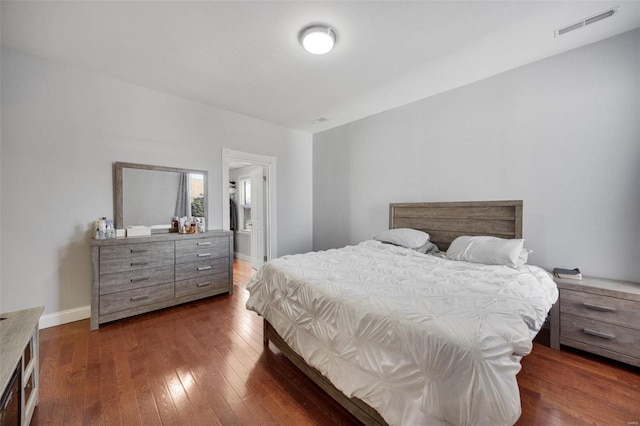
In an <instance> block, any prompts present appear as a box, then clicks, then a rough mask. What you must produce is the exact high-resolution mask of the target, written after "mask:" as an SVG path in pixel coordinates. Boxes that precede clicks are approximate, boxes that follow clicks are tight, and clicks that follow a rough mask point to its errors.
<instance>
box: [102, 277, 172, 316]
mask: <svg viewBox="0 0 640 426" xmlns="http://www.w3.org/2000/svg"><path fill="white" fill-rule="evenodd" d="M173 295H174V283H173V282H171V283H166V284H159V285H153V286H149V287H143V288H138V289H135V290H128V291H120V292H118V293H111V294H106V295H104V296H100V315H107V314H111V313H113V312H119V311H126V310H128V309H132V308H138V307H140V306H145V305H151V304H153V303H156V302H162V301H165V300H170V299H173Z"/></svg>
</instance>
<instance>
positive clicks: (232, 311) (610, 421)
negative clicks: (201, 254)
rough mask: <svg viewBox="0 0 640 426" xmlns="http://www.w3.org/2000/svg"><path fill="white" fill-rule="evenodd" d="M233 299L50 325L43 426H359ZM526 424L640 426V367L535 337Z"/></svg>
mask: <svg viewBox="0 0 640 426" xmlns="http://www.w3.org/2000/svg"><path fill="white" fill-rule="evenodd" d="M251 273H252V270H251V268H250V266H249V265H248V263H247V262H242V261H236V264H235V268H234V284H235V289H234V292H235V293H234V295H233V296H221V297H216V298H210V299H207V300H204V301H199V302H195V303H190V304H186V305H181V306H178V307H174V308H169V309H165V310H162V311H159V312H155V313H150V314H146V315H140V316H137V317H134V318H130V319H126V320H121V321H117V322H114V323H110V324H108V325H106V326H102V327H100V329H99V330H97V331H93V332H90V331H89V320H83V321H78V322H74V323H70V324H65V325H61V326H57V327H51V328H47V329H44V330H41V333H40V380H41V382H40V404H39V406H38V407H37V408H36V411H35V413H34V417H33V421H32V424H33V425H41V424H56V425H57V424H60V425H79V424H87V425H94V424H105V425H137V424H148V425H159V424H165V425H183V424H184V425H198V424H202V425H215V424H222V425H236V424H242V425H259V424H264V425H327V424H332V425H333V424H335V425H337V424H344V425H350V424H352V425H356V424H358V422H357V421H356V420H355V419H354V418H353V417H351V415H350V414H349V413H347V412H346V411H345V410H344V409H342V408H341V407H340V406H338V405H337V404H336V403H334V402H333V400H331V399H330V398H329V397H328V396H327V395H326V394H324V393H323V392H322V391H320V390H319V389H318V388H317V387H316V386H315V385H314V384H313V383H312V382H311V381H310V380H309V379H307V378H306V377H305V376H304V375H303V374H301V373H300V372H299V371H298V370H297V369H296V368H295V367H293V365H292V364H291V363H290V362H289V361H288V360H287V359H286V358H285V357H284V356H283V355H282V354H281V353H280V352H279V351H278V350H277V349H275V348H274V347H273V345H270V346H269V348H268V350H265V347H264V346H263V344H262V320H261V318H260V317H258V316H257V315H256V314H255V313H253V312H250V311H247V310H246V309H245V307H244V304H245V301H246V299H247V297H248V293H247V292H246V290H244V287H245V284H246V282H247V280H248V279H249V277H250V275H251ZM518 382H519V383H520V393H521V397H522V408H523V414H522V417H521V418H520V420H519V421H518V423H517V424H518V425H582V424H597V425H622V426H627V425H638V421H640V374H639V369H637V368H633V367H628V366H624V365H622V364H617V363H614V362H609V361H605V360H603V359H600V358H597V357H591V356H588V355H586V354H583V353H578V352H569V351H564V350H563V351H562V352H558V351H554V350H552V349H549V348H547V347H545V346H542V345H539V344H536V345H535V347H534V350H533V352H532V354H531V355H529V356H527V357H525V358H524V359H523V361H522V371H521V372H520V374H519V375H518Z"/></svg>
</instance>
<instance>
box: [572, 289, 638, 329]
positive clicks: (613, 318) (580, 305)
mask: <svg viewBox="0 0 640 426" xmlns="http://www.w3.org/2000/svg"><path fill="white" fill-rule="evenodd" d="M560 312H561V313H563V314H572V315H577V316H581V317H585V318H590V319H593V320H598V321H603V322H607V323H610V324H617V325H622V326H625V327H630V328H635V329H640V303H638V302H634V301H631V300H624V299H618V298H615V297H609V296H601V295H598V294H591V293H583V292H580V291H573V290H564V289H563V290H561V291H560Z"/></svg>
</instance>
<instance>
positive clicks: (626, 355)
mask: <svg viewBox="0 0 640 426" xmlns="http://www.w3.org/2000/svg"><path fill="white" fill-rule="evenodd" d="M554 280H555V282H556V284H557V285H558V290H559V292H560V297H559V299H558V303H556V304H555V305H554V307H553V308H552V310H551V324H550V327H551V347H552V348H553V349H560V345H561V344H562V345H566V346H571V347H574V348H577V349H581V350H584V351H587V352H591V353H594V354H597V355H602V356H604V357H607V358H611V359H615V360H618V361H622V362H624V363H627V364H631V365H635V366H638V367H640V283H633V282H628V281H617V280H608V279H603V278H593V277H583V279H582V280H571V279H562V278H554Z"/></svg>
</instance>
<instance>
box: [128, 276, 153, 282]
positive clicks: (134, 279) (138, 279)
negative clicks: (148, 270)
mask: <svg viewBox="0 0 640 426" xmlns="http://www.w3.org/2000/svg"><path fill="white" fill-rule="evenodd" d="M150 278H151V277H139V278H131V282H132V283H137V282H140V281H146V280H148V279H150Z"/></svg>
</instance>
